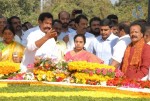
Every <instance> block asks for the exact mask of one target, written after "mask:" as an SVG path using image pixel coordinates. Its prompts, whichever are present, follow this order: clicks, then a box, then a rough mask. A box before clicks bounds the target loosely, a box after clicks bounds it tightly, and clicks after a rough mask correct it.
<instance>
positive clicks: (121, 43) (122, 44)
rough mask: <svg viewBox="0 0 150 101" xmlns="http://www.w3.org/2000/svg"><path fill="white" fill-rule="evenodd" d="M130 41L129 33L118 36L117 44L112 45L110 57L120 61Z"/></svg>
mask: <svg viewBox="0 0 150 101" xmlns="http://www.w3.org/2000/svg"><path fill="white" fill-rule="evenodd" d="M130 43H131V39H130V36H129V35H124V36H122V37H120V38H119V40H118V42H117V44H116V45H115V46H114V47H113V52H114V53H113V56H112V59H114V60H116V61H117V62H119V63H121V62H122V58H123V56H124V52H125V50H126V47H127V46H128V45H129V44H130Z"/></svg>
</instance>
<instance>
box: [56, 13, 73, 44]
mask: <svg viewBox="0 0 150 101" xmlns="http://www.w3.org/2000/svg"><path fill="white" fill-rule="evenodd" d="M58 19H59V20H60V21H61V23H62V31H61V33H60V35H59V36H58V39H59V40H64V41H65V42H67V41H68V38H66V37H67V35H69V34H70V33H72V32H74V31H75V30H73V29H71V28H69V21H70V14H69V13H68V12H66V11H61V12H60V13H59V14H58Z"/></svg>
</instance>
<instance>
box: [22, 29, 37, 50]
mask: <svg viewBox="0 0 150 101" xmlns="http://www.w3.org/2000/svg"><path fill="white" fill-rule="evenodd" d="M37 29H39V26H36V27H33V28H30V29H29V30H27V31H25V32H24V34H23V35H22V41H21V44H22V45H23V46H25V47H26V46H27V37H28V36H29V34H30V33H31V32H33V31H35V30H37Z"/></svg>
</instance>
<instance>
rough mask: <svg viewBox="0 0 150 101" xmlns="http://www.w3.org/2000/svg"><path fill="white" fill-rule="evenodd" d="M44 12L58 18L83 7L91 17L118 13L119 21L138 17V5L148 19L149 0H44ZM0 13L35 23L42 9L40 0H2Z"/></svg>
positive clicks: (102, 16)
mask: <svg viewBox="0 0 150 101" xmlns="http://www.w3.org/2000/svg"><path fill="white" fill-rule="evenodd" d="M44 1H45V2H44V5H43V12H51V13H52V14H53V15H54V18H55V19H57V18H58V17H57V16H58V13H59V12H60V11H62V10H65V11H68V12H70V13H71V12H72V10H73V9H82V10H83V14H85V15H87V17H88V18H89V19H90V18H92V17H94V16H97V17H100V18H101V19H103V18H105V17H107V15H109V14H116V15H117V16H118V17H119V21H124V20H129V21H133V20H136V19H137V18H135V17H133V16H132V11H133V9H136V11H137V12H136V13H137V14H139V11H138V10H137V7H138V6H141V7H142V12H143V13H142V16H141V17H140V18H141V19H147V15H148V14H147V13H148V0H119V2H118V3H116V4H115V5H112V4H111V2H110V0H44ZM0 13H1V14H2V15H4V16H5V17H7V18H9V17H11V16H13V15H17V16H19V17H20V18H21V20H22V22H25V21H30V22H31V23H33V24H34V25H36V24H37V18H38V16H39V14H40V13H41V11H40V0H0Z"/></svg>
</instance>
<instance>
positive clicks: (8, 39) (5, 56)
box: [0, 26, 24, 63]
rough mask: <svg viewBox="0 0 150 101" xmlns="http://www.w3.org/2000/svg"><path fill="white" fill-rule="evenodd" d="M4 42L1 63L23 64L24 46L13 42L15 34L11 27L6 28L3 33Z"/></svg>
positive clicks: (1, 49)
mask: <svg viewBox="0 0 150 101" xmlns="http://www.w3.org/2000/svg"><path fill="white" fill-rule="evenodd" d="M2 34H3V41H1V42H0V61H10V62H17V63H19V62H21V59H22V56H23V52H24V46H22V45H21V44H20V43H18V42H15V41H13V39H14V36H15V33H14V30H13V28H12V27H11V26H6V27H5V28H4V30H3V32H2Z"/></svg>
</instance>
